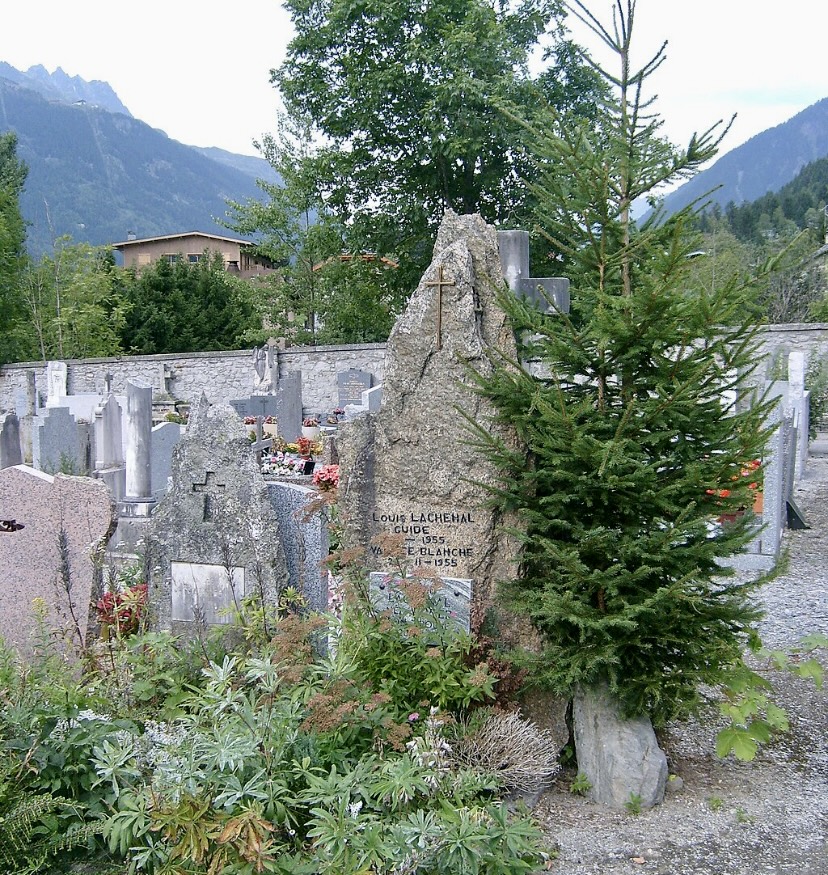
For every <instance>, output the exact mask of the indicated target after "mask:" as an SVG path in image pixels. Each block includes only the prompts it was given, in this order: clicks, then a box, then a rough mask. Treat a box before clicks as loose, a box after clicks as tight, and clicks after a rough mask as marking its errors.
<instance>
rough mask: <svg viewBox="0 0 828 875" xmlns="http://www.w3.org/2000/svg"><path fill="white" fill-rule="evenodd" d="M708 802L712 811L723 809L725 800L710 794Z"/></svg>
mask: <svg viewBox="0 0 828 875" xmlns="http://www.w3.org/2000/svg"><path fill="white" fill-rule="evenodd" d="M707 804H708V805H709V806H710V810H711V811H721V810H722V805H724V801H723V800H722V798H721V797H720V796H708V797H707Z"/></svg>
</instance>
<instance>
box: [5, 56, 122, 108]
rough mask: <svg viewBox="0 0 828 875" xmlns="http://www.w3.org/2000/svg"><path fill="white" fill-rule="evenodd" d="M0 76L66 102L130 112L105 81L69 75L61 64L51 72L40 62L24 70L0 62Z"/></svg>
mask: <svg viewBox="0 0 828 875" xmlns="http://www.w3.org/2000/svg"><path fill="white" fill-rule="evenodd" d="M0 77H3V78H4V79H9V80H11V81H12V82H16V83H17V84H18V85H23V86H24V87H26V88H31V89H32V91H36V92H37V93H38V94H40V95H42V96H43V97H45V98H46V99H47V100H57V101H60V102H62V103H68V104H74V103H78V102H80V101H83V102H85V103H89V104H91V105H93V106H99V107H100V108H101V109H105V110H106V111H107V112H118V113H121V114H122V115H128V116H130V117H131V116H132V113H131V112H130V111H129V110H128V109H127V108H126V107H125V106H124V104H123V103H121V100H120V98H119V97H118V95H117V94H116V93H115V91H114V90H113V89H112V86H110V85H109V83H108V82H101V81H100V80H98V79H95V80H93V81H91V82H87V81H86V80H85V79H83V78H82V77H81V76H70V75H69V74H68V73H66V71H65V70H64V69H63V68H62V67H57V68H56V69H55V71H54V73H50V72H49V71H48V70H47V69H46V68H45V67H44V66H43V64H34V65H33V66H31V67H29V69H28V70H26V71H25V72H23V71H21V70H17V69H16V68H15V67H12V66H11V64H7V63H5V62H0Z"/></svg>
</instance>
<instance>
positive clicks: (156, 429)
mask: <svg viewBox="0 0 828 875" xmlns="http://www.w3.org/2000/svg"><path fill="white" fill-rule="evenodd" d="M183 431H184V426H182V425H179V423H177V422H162V423H159V424H158V425H155V426H153V429H152V437H151V444H152V452H151V456H150V467H151V478H150V482H151V484H152V497H153V499H154V500H155V501H159V500H160V499H161V498H162V496H163V495H164V493H165V492H166V491H167V488H168V486H169V479H170V475H171V473H172V454H173V448H174V447H175V445H176V444H177V443H178V442H179V441H180V440H181V434H182V432H183Z"/></svg>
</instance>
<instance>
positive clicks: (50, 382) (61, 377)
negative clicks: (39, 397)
mask: <svg viewBox="0 0 828 875" xmlns="http://www.w3.org/2000/svg"><path fill="white" fill-rule="evenodd" d="M68 374H69V370H68V368H67V366H66V362H56V361H52V362H47V363H46V407H55V406H56V405H58V404H60V403H61V401H62V399H63V398H65V397H66V381H67V377H68Z"/></svg>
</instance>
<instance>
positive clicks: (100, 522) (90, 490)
mask: <svg viewBox="0 0 828 875" xmlns="http://www.w3.org/2000/svg"><path fill="white" fill-rule="evenodd" d="M0 507H2V509H3V517H4V519H5V518H8V519H16V520H17V523H18V524H22V526H23V528H22V529H20V530H18V531H15V532H13V533H10V534H9V533H7V534H4V535H2V536H0V567H2V569H3V585H2V587H0V636H2V638H3V640H4V641H5V643H6V644H7V645H9V646H11V647H13V648H15V649H16V650H18V651H19V652H21V653H22V654H25V655H29V656H31V655H32V647H33V644H34V641H33V635H34V632H35V623H34V620H33V606H32V602H33V600H34V599H35V598H40V599H42V600H43V601H44V603H45V604H46V606H47V607H48V623H49V624H50V625H51V626H52V627H53V628H54V629H56V630H59V631H60V632H62V633H64V634H60V635H56V636H55V642H56V645H57V646H58V647H63V646H64V645H65V644H66V643H67V642H71V644H70V646H69V648H68V651H67V653H69V654H71V651H72V649H73V648H74V647H75V646H76V645H78V644H79V643H81V642H86V640H87V636H88V634H89V631H90V630H89V629H88V621H89V615H90V609H91V606H92V601H93V600H94V599H95V598H96V597H97V596H96V595H94V594H95V593H96V592H97V587H98V586H99V585H100V583H101V580H100V577H101V566H100V563H99V562H98V561H97V560H96V557H99V556H100V554H101V551H102V550H103V548H104V546H105V544H106V541H107V539H108V537H109V534H110V532H111V530H112V526H113V524H114V514H115V506H114V503H113V501H112V498H111V496H110V494H109V490H108V489H107V488H106V486H104V484H103V483H100V482H98V481H96V480H91V479H89V478H87V477H67V476H64V475H63V474H56V475H55V476H54V477H52V476H50V475H48V474H44V473H43V472H42V471H36V470H35V469H33V468H29V467H26V466H25V465H19V466H17V467H14V468H5V469H3V470H2V471H0ZM61 542H63V543H61ZM66 574H68V576H69V580H70V582H71V586H70V587H69V588H68V589H67V587H66V585H65V577H64V575H66ZM73 617H74V620H73V619H72V618H73ZM75 620H76V621H77V625H76V624H75Z"/></svg>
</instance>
